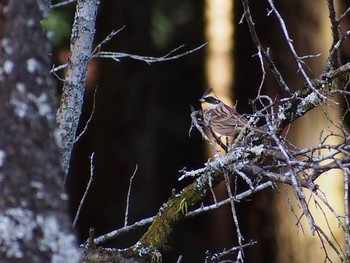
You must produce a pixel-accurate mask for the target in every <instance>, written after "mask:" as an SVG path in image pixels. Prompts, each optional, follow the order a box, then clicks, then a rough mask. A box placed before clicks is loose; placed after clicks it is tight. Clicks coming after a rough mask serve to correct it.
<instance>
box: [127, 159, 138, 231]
mask: <svg viewBox="0 0 350 263" xmlns="http://www.w3.org/2000/svg"><path fill="white" fill-rule="evenodd" d="M138 168H139V166H138V165H137V164H136V167H135V170H134V173H133V174H132V176H131V177H130V181H129V189H128V194H127V197H126V208H125V217H124V227H125V226H127V225H128V215H129V206H130V193H131V186H132V181H133V180H134V177H135V174H136V172H137V169H138Z"/></svg>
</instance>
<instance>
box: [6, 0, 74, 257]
mask: <svg viewBox="0 0 350 263" xmlns="http://www.w3.org/2000/svg"><path fill="white" fill-rule="evenodd" d="M48 4H49V2H48V1H31V0H22V1H8V3H7V4H4V5H7V6H4V7H3V8H2V9H1V11H2V12H3V13H2V19H3V20H2V21H1V22H2V23H3V24H2V25H1V28H2V30H3V31H2V36H1V37H2V40H1V44H0V45H1V48H0V65H1V66H0V69H1V70H0V87H1V88H0V105H1V107H2V109H1V111H0V137H1V140H0V192H1V199H0V244H1V247H0V258H1V260H0V261H1V262H62V263H63V262H77V261H78V259H79V254H78V250H77V248H76V246H75V237H74V235H73V234H72V233H71V231H70V229H69V228H70V223H69V220H68V216H67V208H66V202H67V196H66V195H65V194H63V193H62V189H63V171H62V168H61V162H60V161H61V155H60V152H59V150H58V146H57V144H56V142H55V131H56V130H55V111H56V110H55V100H54V91H55V87H54V82H53V81H52V79H51V77H50V73H49V69H50V61H49V54H50V45H49V42H48V40H47V38H46V36H45V33H44V32H43V30H42V26H41V24H40V20H41V19H42V17H43V12H45V10H46V9H47V7H48Z"/></svg>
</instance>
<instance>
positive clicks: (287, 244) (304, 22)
mask: <svg viewBox="0 0 350 263" xmlns="http://www.w3.org/2000/svg"><path fill="white" fill-rule="evenodd" d="M279 4H280V7H279V8H280V10H281V12H282V15H284V18H285V21H286V23H287V27H288V28H289V33H290V35H291V37H292V38H293V40H294V45H295V47H296V50H297V52H298V53H299V55H300V56H305V55H311V54H319V53H322V55H321V56H320V57H318V58H314V59H308V60H307V61H306V63H307V65H308V66H309V67H310V71H309V72H308V74H309V76H310V77H313V76H315V75H317V74H319V72H320V71H321V70H322V69H323V67H324V65H325V61H326V57H327V55H328V50H329V48H330V46H331V41H332V40H331V38H330V36H331V32H330V26H331V25H330V22H329V18H328V11H327V6H326V3H325V2H324V1H319V0H313V1H307V2H306V1H293V2H288V3H287V2H283V3H282V2H281V3H279ZM289 10H295V11H294V12H290V11H289ZM276 48H277V47H276ZM276 50H277V52H278V57H279V58H278V60H279V63H280V64H281V68H283V69H284V71H285V72H286V73H287V76H289V77H288V79H287V81H288V83H289V84H290V86H291V87H296V88H299V87H301V86H303V85H304V80H303V79H301V78H300V77H296V74H297V73H296V68H295V62H294V61H293V60H291V57H290V56H289V54H288V53H289V50H288V49H287V48H286V47H281V48H280V49H276ZM288 58H289V59H288ZM325 112H327V114H328V116H326V115H325ZM327 117H330V119H331V120H332V121H333V122H334V123H338V120H339V119H340V112H339V111H338V110H335V109H334V108H333V109H332V108H331V107H330V106H327V105H324V106H323V109H321V107H318V108H317V109H315V110H313V111H311V112H309V113H308V114H307V115H306V116H304V117H302V118H300V119H299V120H298V121H296V122H295V123H293V125H292V126H291V128H290V130H289V132H288V140H289V141H291V142H292V143H293V144H294V145H296V146H297V147H311V146H313V145H317V144H318V143H319V140H320V138H321V137H320V132H321V131H322V130H323V136H322V138H324V137H325V136H326V135H327V134H329V133H330V131H331V130H333V131H334V132H337V131H335V130H334V129H333V128H332V125H330V122H329V119H327ZM330 127H331V128H330ZM333 138H334V137H333ZM332 140H333V141H330V140H327V143H329V144H334V143H339V141H338V142H336V141H334V139H332ZM316 183H317V184H318V185H319V186H320V189H321V190H322V191H323V193H324V194H325V195H326V198H327V199H328V201H329V202H330V204H331V206H332V207H333V208H334V209H335V210H336V211H337V212H338V213H340V214H342V213H343V209H342V208H341V207H339V206H338V205H337V204H342V203H343V201H342V191H341V190H340V189H342V177H341V175H340V174H339V172H334V171H333V172H332V171H331V172H328V173H327V174H326V175H322V176H320V178H319V179H318V180H317V181H316ZM285 193H286V192H285V190H284V189H283V187H281V193H279V194H277V193H276V194H275V200H276V203H275V204H276V207H275V214H276V220H277V222H276V225H275V227H276V234H277V237H276V238H277V240H279V241H280V242H277V251H278V254H277V262H286V263H287V262H300V263H301V262H322V261H323V260H324V258H325V254H324V251H323V250H322V249H321V245H322V244H321V242H320V240H319V238H318V237H317V236H312V235H311V233H310V230H309V228H308V224H307V223H306V220H304V219H305V218H304V219H303V220H302V222H303V223H304V224H303V226H304V229H303V230H302V229H301V228H300V227H299V228H297V227H296V224H297V220H298V219H297V218H296V217H295V216H296V215H297V216H298V217H299V216H301V214H302V212H301V210H300V209H298V205H297V204H296V203H293V209H294V212H292V211H291V210H290V208H289V207H288V201H287V196H286V194H285ZM287 193H289V194H288V195H289V196H290V197H291V196H293V193H292V189H290V188H288V190H287ZM291 199H293V198H291ZM307 200H309V195H307ZM310 209H311V211H312V213H313V215H314V216H315V221H316V223H317V224H319V225H320V227H321V228H322V229H323V230H324V231H325V232H326V233H327V235H328V236H331V235H330V233H329V231H328V230H329V228H330V229H332V231H334V235H335V237H336V239H337V240H338V241H340V240H342V238H341V236H340V235H341V232H342V231H341V228H340V227H339V226H338V224H337V222H336V220H333V219H334V216H333V215H332V213H331V212H330V211H329V210H328V209H327V208H325V207H323V209H324V210H325V212H326V217H327V219H328V220H329V221H328V223H327V222H326V221H325V220H324V215H323V213H322V211H321V209H320V207H315V205H314V201H313V199H310ZM294 213H296V214H294ZM327 224H329V225H327ZM328 226H329V227H328ZM326 247H327V249H328V253H329V255H328V256H329V257H330V258H331V259H332V260H334V261H337V260H339V259H338V257H337V256H336V255H334V253H333V251H332V249H330V247H328V246H326Z"/></svg>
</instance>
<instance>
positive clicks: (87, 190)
mask: <svg viewBox="0 0 350 263" xmlns="http://www.w3.org/2000/svg"><path fill="white" fill-rule="evenodd" d="M94 157H95V153H94V152H93V153H92V154H91V155H90V179H89V182H88V184H87V186H86V189H85V192H84V195H83V197H82V198H81V200H80V204H79V206H78V210H77V213H76V214H75V217H74V221H73V228H75V226H76V224H77V221H78V219H79V216H80V212H81V208H82V207H83V204H84V202H85V199H86V196H87V194H88V192H89V190H90V187H91V184H92V181H93V180H94V168H95V165H94Z"/></svg>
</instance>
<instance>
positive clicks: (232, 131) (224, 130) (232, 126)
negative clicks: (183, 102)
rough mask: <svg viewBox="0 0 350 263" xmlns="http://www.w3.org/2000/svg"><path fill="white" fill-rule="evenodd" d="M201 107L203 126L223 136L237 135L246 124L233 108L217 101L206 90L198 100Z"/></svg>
mask: <svg viewBox="0 0 350 263" xmlns="http://www.w3.org/2000/svg"><path fill="white" fill-rule="evenodd" d="M199 101H200V102H201V105H202V113H203V121H204V125H205V126H207V127H211V128H212V129H213V131H215V132H217V133H219V134H220V135H223V136H235V135H237V134H238V133H239V132H240V131H241V130H242V129H243V128H244V127H245V126H246V125H247V123H248V121H247V119H246V118H244V117H243V116H241V115H240V114H239V113H238V112H237V111H236V110H235V109H234V108H231V107H230V106H228V105H226V104H225V103H224V102H222V101H221V100H219V99H218V98H217V97H216V96H215V94H214V92H213V91H212V90H208V91H207V92H206V93H205V94H204V95H203V97H202V98H201V99H200V100H199Z"/></svg>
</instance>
